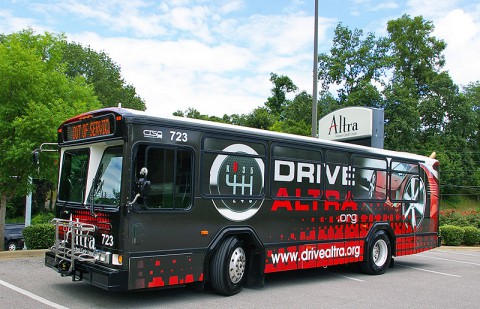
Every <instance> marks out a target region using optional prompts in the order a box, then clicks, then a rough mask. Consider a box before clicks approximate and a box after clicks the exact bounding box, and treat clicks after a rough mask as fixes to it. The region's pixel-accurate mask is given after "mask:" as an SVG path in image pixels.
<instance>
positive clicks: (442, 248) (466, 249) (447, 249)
mask: <svg viewBox="0 0 480 309" xmlns="http://www.w3.org/2000/svg"><path fill="white" fill-rule="evenodd" d="M433 250H445V251H478V252H480V247H479V246H471V247H465V246H458V247H457V246H441V247H438V248H435V249H433Z"/></svg>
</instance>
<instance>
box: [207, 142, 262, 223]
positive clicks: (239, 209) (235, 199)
mask: <svg viewBox="0 0 480 309" xmlns="http://www.w3.org/2000/svg"><path fill="white" fill-rule="evenodd" d="M223 152H225V153H229V154H220V155H217V157H216V158H215V160H214V162H213V164H212V167H211V168H210V193H211V194H213V195H216V196H226V197H228V198H222V199H221V200H217V199H214V200H212V201H213V203H214V205H215V207H216V208H217V210H218V212H220V214H221V215H222V216H224V217H225V218H227V219H229V220H232V221H244V220H247V219H248V218H251V217H252V216H253V215H254V214H255V213H257V211H258V210H259V209H260V206H261V205H262V203H263V200H261V199H258V197H260V196H261V195H262V194H263V182H264V171H265V166H264V163H263V161H262V160H261V159H259V158H256V157H255V156H258V153H257V152H256V151H255V150H254V149H252V148H251V147H249V146H247V145H243V144H233V145H230V146H228V147H226V148H225V149H223Z"/></svg>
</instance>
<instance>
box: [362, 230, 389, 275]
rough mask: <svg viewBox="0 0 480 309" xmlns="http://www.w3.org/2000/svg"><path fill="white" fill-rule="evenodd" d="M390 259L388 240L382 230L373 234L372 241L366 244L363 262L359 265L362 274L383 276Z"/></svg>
mask: <svg viewBox="0 0 480 309" xmlns="http://www.w3.org/2000/svg"><path fill="white" fill-rule="evenodd" d="M391 259H392V249H391V244H390V239H389V238H388V235H387V234H386V233H385V231H384V230H380V231H378V232H376V233H375V235H374V236H373V238H372V240H371V241H370V242H369V243H368V244H367V248H366V251H365V253H364V260H363V262H362V263H361V264H360V268H361V269H362V271H363V272H365V273H367V274H370V275H381V274H383V273H384V272H385V271H386V270H387V268H388V266H389V265H390V261H391Z"/></svg>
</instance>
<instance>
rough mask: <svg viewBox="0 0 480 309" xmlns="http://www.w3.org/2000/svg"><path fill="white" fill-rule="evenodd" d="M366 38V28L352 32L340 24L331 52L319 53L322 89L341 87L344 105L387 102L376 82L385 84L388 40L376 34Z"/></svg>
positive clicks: (340, 94) (340, 99)
mask: <svg viewBox="0 0 480 309" xmlns="http://www.w3.org/2000/svg"><path fill="white" fill-rule="evenodd" d="M362 37H363V31H362V30H360V29H355V30H354V31H353V32H352V31H351V30H349V29H348V28H347V27H344V26H342V24H341V23H340V24H338V25H337V27H336V28H335V34H334V39H333V47H332V48H331V49H330V55H327V54H325V53H323V54H320V55H319V56H318V60H319V61H318V65H319V70H318V72H319V73H318V78H319V80H320V81H321V82H322V92H323V93H325V92H328V91H330V90H331V89H332V88H333V87H337V97H338V101H339V105H340V106H341V107H347V106H367V107H381V106H382V105H383V104H382V99H381V94H380V91H379V90H378V89H377V87H376V86H375V84H378V85H381V84H382V82H383V79H382V77H384V76H385V71H386V69H387V68H388V61H389V60H390V58H389V57H388V42H387V41H386V40H385V39H383V38H380V39H376V38H375V35H374V34H373V33H368V34H367V36H366V37H365V38H364V39H363V38H362ZM339 86H340V87H339Z"/></svg>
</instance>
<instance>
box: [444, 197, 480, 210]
mask: <svg viewBox="0 0 480 309" xmlns="http://www.w3.org/2000/svg"><path fill="white" fill-rule="evenodd" d="M440 209H441V210H447V209H453V210H457V211H461V212H464V211H469V210H476V211H480V202H479V201H478V200H477V199H476V198H468V197H466V196H455V197H449V198H444V199H442V200H441V201H440Z"/></svg>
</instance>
